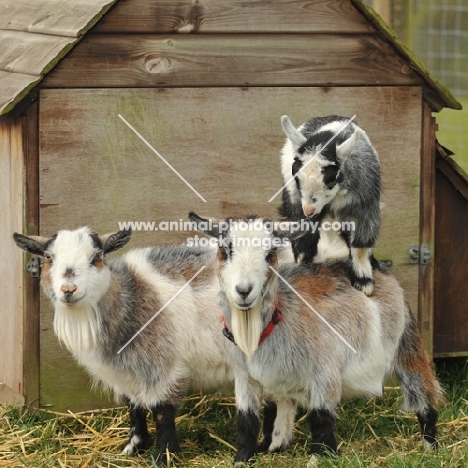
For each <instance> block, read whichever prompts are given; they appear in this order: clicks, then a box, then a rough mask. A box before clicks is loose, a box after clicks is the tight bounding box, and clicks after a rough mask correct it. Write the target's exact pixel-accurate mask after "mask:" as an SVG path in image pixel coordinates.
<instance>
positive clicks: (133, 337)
mask: <svg viewBox="0 0 468 468" xmlns="http://www.w3.org/2000/svg"><path fill="white" fill-rule="evenodd" d="M205 268H206V265H203V266H202V267H201V268H200V269H199V270H198V271H197V272H196V273H195V274H194V275H193V276H192V277H191V278H190V280H189V281H187V283H185V284H184V285H183V286H182V287H181V288H180V289H179V290H178V291H177V292H176V293H175V294H174V295H173V296H172V297H171V298H170V299H169V300H168V301H167V302H166V303H165V304H164V305H163V306H162V307H161V308H160V309H159V310H158V311H157V312H156V313H155V314H154V315H153V316H152V317H151V318H150V319H149V320H148V321H147V322H146V323H145V324H144V325H143V326H142V327H141V328H140V329H139V330H138V331H137V332H136V333H135V334H134V335H133V336H132V337H131V338H130V339H129V340H128V341H127V342H126V343H125V344H124V345H123V346H122V347H121V348H120V349H119V350H118V351H117V354H120V353H121V352H122V351H123V350H124V349H125V348H126V347H127V346H128V345H129V344H130V343H131V342H132V341H133V340H134V339H135V338H136V337H137V336H138V335H139V334H140V333H141V332H142V331H143V330H144V329H145V328H146V327H147V326H148V325H149V324H150V323H151V322H152V321H153V320H154V319H155V318H156V317H157V316H158V315H159V314H160V313H161V312H162V311H163V310H164V309H165V308H166V307H167V306H168V305H169V304H170V303H171V302H172V301H173V300H174V299H175V298H176V297H177V296H178V295H179V294H180V293H181V292H182V291H183V290H184V289H185V288H186V287H187V286H188V285H189V284H190V283H191V282H192V281H193V280H194V279H195V278H196V277H197V276H198V275H199V274H200V273H201V272H202V271H203V270H204V269H205Z"/></svg>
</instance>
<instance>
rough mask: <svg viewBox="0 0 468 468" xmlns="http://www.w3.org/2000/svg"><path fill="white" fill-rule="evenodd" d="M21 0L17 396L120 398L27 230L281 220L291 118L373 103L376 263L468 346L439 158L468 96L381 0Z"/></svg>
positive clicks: (6, 50) (1, 120)
mask: <svg viewBox="0 0 468 468" xmlns="http://www.w3.org/2000/svg"><path fill="white" fill-rule="evenodd" d="M1 3H2V5H1V6H0V8H1V9H2V10H3V11H0V38H1V40H2V45H3V47H2V50H1V51H0V95H1V98H0V99H1V100H2V101H1V102H0V109H1V117H0V178H1V183H0V192H1V198H0V204H1V210H0V222H1V224H2V227H3V229H2V233H3V234H2V235H3V236H4V238H3V241H2V242H1V244H0V258H1V264H0V269H1V273H2V282H1V283H0V298H1V300H2V303H3V307H2V308H1V309H0V317H1V318H0V319H1V322H2V324H3V325H2V327H0V346H1V353H0V354H1V356H2V358H1V361H0V382H2V383H3V386H2V388H1V390H0V391H1V393H0V398H1V399H3V400H7V401H11V400H16V401H25V402H26V403H27V404H33V405H41V406H51V407H52V408H53V409H57V410H58V409H63V408H66V407H68V408H73V409H75V410H76V409H86V408H91V407H96V406H102V405H104V404H108V400H107V399H106V397H105V396H102V395H101V394H100V393H99V392H93V391H91V390H90V389H89V384H88V381H87V378H86V376H85V374H84V372H83V371H82V370H81V369H79V368H78V366H77V365H76V364H75V363H74V361H73V359H72V358H71V356H70V355H69V353H68V352H67V351H66V350H65V349H64V348H61V347H60V344H59V343H58V341H57V339H56V338H55V337H54V335H53V325H52V319H53V311H52V309H51V307H50V304H49V303H48V301H47V300H46V299H45V298H44V297H43V296H42V293H40V291H39V279H38V278H33V277H31V276H30V275H29V274H28V272H27V271H26V264H27V263H28V262H29V261H30V260H31V258H29V257H28V256H26V255H23V254H22V253H21V251H20V250H19V249H18V248H16V247H15V246H14V244H13V241H12V233H13V232H14V231H19V232H23V233H26V234H39V233H40V234H41V235H50V234H53V233H54V232H55V231H56V230H57V229H61V228H62V229H63V228H75V227H78V226H81V225H90V226H91V227H92V228H93V229H95V230H96V231H98V232H100V233H104V232H109V231H116V230H118V229H119V225H118V223H119V222H126V221H144V222H146V221H148V222H151V221H152V222H155V223H161V222H162V224H156V225H155V226H157V227H159V229H158V230H156V229H153V230H147V231H137V232H135V233H134V235H133V240H132V242H131V247H135V246H143V245H148V244H167V243H174V242H179V241H183V240H185V239H186V238H187V236H188V235H190V236H193V235H194V234H193V233H190V232H189V233H188V232H184V231H183V230H178V231H177V232H175V231H170V230H169V229H168V223H169V222H170V221H172V222H173V223H177V222H180V221H181V220H182V221H185V220H186V215H187V212H188V211H189V210H190V209H193V210H195V211H197V212H199V213H201V214H206V215H210V216H225V215H230V214H235V213H244V214H245V213H253V212H256V213H258V214H263V215H266V216H269V217H271V218H276V209H277V206H278V204H279V197H277V198H276V199H275V200H273V201H272V202H270V203H269V202H268V200H269V199H270V198H271V197H272V196H273V195H274V194H275V192H276V191H277V190H278V189H279V188H280V187H281V174H280V166H279V151H280V148H281V146H282V144H283V143H284V140H285V136H284V134H283V132H282V130H281V125H280V116H281V115H284V114H287V115H289V116H290V117H291V119H292V121H293V122H294V123H295V124H296V125H299V124H301V123H302V122H304V121H305V120H306V119H307V118H309V117H311V116H314V115H328V114H339V115H344V116H349V117H351V116H352V115H356V120H357V122H358V123H359V124H360V125H361V126H362V127H363V128H364V129H365V130H366V132H367V133H368V135H369V137H370V138H371V140H372V142H373V143H374V145H375V146H376V148H377V150H378V152H379V155H380V158H381V162H382V174H383V186H384V188H383V202H384V204H385V206H384V210H383V225H382V232H381V236H380V240H379V242H378V246H377V248H376V255H377V257H378V258H381V259H387V260H391V262H392V264H393V269H394V271H395V274H396V275H397V277H398V279H399V280H400V281H401V283H402V285H403V286H404V288H405V291H406V294H407V298H408V301H409V303H410V304H411V306H412V308H413V310H414V312H415V313H416V314H417V315H418V320H419V325H420V328H421V331H422V333H423V337H424V341H425V345H426V347H427V349H428V350H429V351H430V352H432V353H433V356H435V357H437V356H453V355H468V331H467V330H466V327H465V326H464V325H465V323H464V320H463V319H464V317H463V313H464V309H465V307H466V306H465V304H466V303H468V288H466V287H464V285H463V283H462V281H461V280H460V281H458V280H457V278H458V279H461V278H463V279H465V278H466V277H467V271H468V267H467V265H468V261H467V260H468V259H467V258H466V257H467V252H468V237H467V229H466V228H467V226H466V223H467V218H466V208H467V203H468V188H467V187H468V186H467V180H466V178H465V176H464V175H463V174H462V172H461V171H460V170H459V169H458V168H457V167H456V166H455V165H454V163H453V162H452V161H451V160H450V158H445V157H444V156H443V155H441V156H440V157H439V160H436V155H437V154H442V153H443V148H442V147H439V146H438V145H437V142H436V136H435V132H436V123H435V119H434V117H433V113H434V112H438V111H440V110H441V109H443V108H444V107H448V108H454V109H456V108H460V105H459V103H458V102H457V101H456V100H455V99H454V98H453V97H452V96H451V94H450V92H449V91H448V90H446V89H445V88H444V87H443V86H442V85H441V84H440V83H438V82H437V81H436V80H434V79H433V78H431V76H430V75H429V74H428V72H427V70H425V69H424V67H423V66H422V64H421V63H420V62H419V61H418V60H417V59H416V58H415V57H414V56H413V55H412V54H411V52H410V51H408V50H407V49H406V48H405V47H404V46H403V45H402V44H400V43H399V42H398V41H397V40H396V38H395V37H394V35H393V34H392V32H391V30H389V29H388V28H387V27H386V26H385V25H384V24H383V22H382V21H381V19H380V18H379V17H378V16H377V15H376V14H375V12H373V10H371V9H370V8H369V7H367V6H366V5H365V4H364V3H363V2H361V1H360V0H317V1H314V2H302V1H297V0H274V1H268V2H267V1H264V0H263V1H262V0H253V1H250V2H243V1H238V0H229V1H227V0H200V1H199V0H195V1H189V0H180V1H172V0H121V1H117V2H109V1H106V0H100V1H98V0H62V1H58V0H5V1H3V2H1ZM154 150H156V151H157V152H158V153H159V155H160V156H162V157H164V158H165V159H166V161H167V162H169V163H170V164H171V165H172V166H173V168H174V169H175V170H176V171H177V172H178V173H179V174H180V175H182V176H183V177H184V178H185V179H186V181H187V182H189V183H190V187H189V186H188V185H186V184H185V182H184V181H183V180H181V179H180V178H179V177H178V175H177V174H176V173H175V172H173V171H172V170H171V169H170V168H169V167H168V166H167V165H166V164H165V162H164V161H163V160H162V159H161V158H160V157H159V156H158V154H156V153H155V151H154ZM203 200H206V201H203ZM164 223H167V224H164ZM460 225H463V226H464V230H463V232H461V231H460V230H459V227H458V226H460ZM413 244H414V245H415V246H416V248H415V249H413V255H412V256H410V254H409V250H410V246H411V245H413ZM419 246H421V248H419ZM423 247H424V248H423ZM426 248H427V251H428V252H429V254H430V258H429V257H426V256H424V254H423V253H424V251H425V249H426ZM418 249H419V254H418ZM410 257H411V260H412V261H414V262H415V263H410ZM454 265H456V267H455V266H454Z"/></svg>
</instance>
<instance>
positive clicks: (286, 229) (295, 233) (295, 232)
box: [275, 221, 307, 240]
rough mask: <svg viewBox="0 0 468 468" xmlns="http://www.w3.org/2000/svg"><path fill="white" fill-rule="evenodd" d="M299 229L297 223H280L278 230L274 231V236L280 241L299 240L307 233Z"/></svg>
mask: <svg viewBox="0 0 468 468" xmlns="http://www.w3.org/2000/svg"><path fill="white" fill-rule="evenodd" d="M301 227H302V226H301V223H300V222H298V221H281V222H280V223H278V229H277V230H276V231H275V235H276V236H277V237H279V238H280V239H284V238H287V239H289V240H295V239H299V238H300V237H302V236H304V235H305V234H306V233H307V230H301Z"/></svg>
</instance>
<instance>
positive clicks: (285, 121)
mask: <svg viewBox="0 0 468 468" xmlns="http://www.w3.org/2000/svg"><path fill="white" fill-rule="evenodd" d="M281 125H282V127H283V130H284V133H286V135H287V136H288V138H289V139H290V140H291V143H292V144H293V145H295V146H301V145H303V144H304V143H305V142H306V141H307V138H306V137H305V136H304V135H303V134H302V133H301V132H300V131H299V130H298V129H297V128H296V127H295V126H294V125H293V124H292V122H291V119H290V118H289V117H288V116H287V115H283V117H281Z"/></svg>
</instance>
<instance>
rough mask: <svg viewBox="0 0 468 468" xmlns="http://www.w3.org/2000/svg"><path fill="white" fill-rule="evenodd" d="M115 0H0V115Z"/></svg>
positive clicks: (65, 52) (94, 22) (43, 73)
mask: <svg viewBox="0 0 468 468" xmlns="http://www.w3.org/2000/svg"><path fill="white" fill-rule="evenodd" d="M115 1H116V0H3V1H2V2H0V43H1V44H2V47H1V49H0V115H1V114H6V113H7V112H9V111H11V110H12V109H13V108H14V107H15V106H16V104H17V103H18V102H19V101H21V99H23V97H24V96H26V94H27V93H28V92H29V91H30V90H31V89H32V88H33V87H34V86H36V85H37V84H38V83H39V82H40V81H41V80H42V78H43V77H44V76H45V75H46V74H47V73H48V72H49V71H50V70H52V69H53V68H54V66H55V65H56V64H57V63H58V62H59V60H60V59H61V58H62V57H64V56H65V55H66V54H67V53H68V51H69V50H70V49H71V48H72V47H73V45H74V44H75V43H76V42H79V41H80V39H81V38H82V37H83V34H84V33H86V31H88V30H89V29H90V28H91V27H92V26H93V25H94V24H96V22H97V21H99V20H100V19H101V17H102V16H103V15H104V14H105V13H106V12H107V10H108V9H109V8H110V7H111V6H112V5H113V4H114V3H115Z"/></svg>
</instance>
